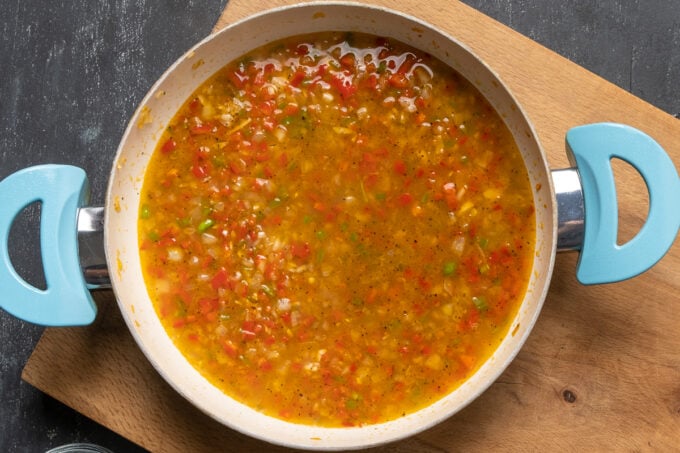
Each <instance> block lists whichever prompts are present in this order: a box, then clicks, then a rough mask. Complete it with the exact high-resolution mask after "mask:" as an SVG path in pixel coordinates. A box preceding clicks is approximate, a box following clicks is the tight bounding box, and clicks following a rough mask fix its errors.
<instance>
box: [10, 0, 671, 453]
mask: <svg viewBox="0 0 680 453" xmlns="http://www.w3.org/2000/svg"><path fill="white" fill-rule="evenodd" d="M464 2H465V3H467V4H469V5H471V6H473V7H475V8H477V9H479V10H481V11H482V12H484V13H486V14H488V15H490V16H492V17H494V18H496V19H497V20H499V21H501V22H503V23H505V24H506V25H509V26H510V27H512V28H514V29H516V30H517V31H519V32H521V33H523V34H525V35H526V36H529V37H530V38H532V39H534V40H536V41H538V42H540V43H542V44H543V45H545V46H546V47H548V48H550V49H552V50H554V51H556V52H558V53H560V54H562V55H564V56H565V57H567V58H569V59H571V60H572V61H575V62H576V63H578V64H580V65H582V66H584V67H586V68H588V69H589V70H591V71H592V72H594V73H596V74H598V75H600V76H602V77H604V78H605V79H607V80H610V81H611V82H613V83H615V84H617V85H619V86H620V87H622V88H624V89H626V90H628V91H630V92H632V93H633V94H635V95H637V96H639V97H641V98H642V99H644V100H646V101H648V102H650V103H652V104H654V105H655V106H657V107H659V108H660V109H662V110H665V111H666V112H668V113H671V114H677V113H679V112H680V91H679V90H678V86H680V9H678V8H677V4H676V2H675V1H674V0H654V1H647V2H641V1H623V0H615V1H602V2H591V1H583V0H582V1H575V0H568V1H564V2H531V1H527V0H484V1H482V0H465V1H464ZM225 4H226V0H190V1H179V0H169V1H161V0H146V1H144V0H142V1H137V2H127V1H111V2H105V1H86V0H73V1H71V2H39V1H36V0H27V1H24V2H19V1H16V0H12V1H8V2H5V3H4V4H3V8H0V43H1V44H0V179H2V178H4V177H5V176H7V175H9V174H10V173H12V172H14V171H16V170H18V169H21V168H24V167H27V166H30V165H35V164H42V163H47V162H52V163H69V164H73V165H77V166H80V167H82V168H84V169H85V170H86V172H87V174H88V175H90V178H91V184H92V203H93V204H101V203H102V202H103V199H104V191H105V186H106V183H107V180H108V172H109V168H110V166H111V162H112V159H113V155H114V153H115V150H116V147H117V144H118V140H119V139H120V136H121V135H122V133H123V130H124V128H125V126H126V122H127V119H128V118H129V117H130V116H131V114H132V112H133V111H134V109H135V107H136V105H137V103H138V102H139V101H140V100H141V98H142V97H143V95H144V93H145V92H146V90H147V89H148V88H149V87H150V86H151V85H152V84H153V82H154V81H155V79H156V78H157V77H158V76H159V75H160V74H161V73H162V72H163V71H164V70H165V68H166V67H167V66H168V65H170V64H171V63H172V62H173V61H174V60H175V59H176V58H177V57H179V56H180V55H181V54H182V53H183V52H184V51H185V50H187V49H188V48H189V47H190V46H191V45H193V44H194V43H195V42H196V41H198V40H199V39H201V38H202V37H203V36H205V35H206V34H208V33H209V32H210V30H211V28H212V26H213V24H214V22H215V20H216V19H217V17H218V15H219V12H220V11H221V10H222V8H223V7H224V6H225ZM517 64H522V62H521V61H518V62H517ZM38 218H39V211H38V210H37V209H30V210H28V212H27V213H26V214H25V215H23V216H22V217H21V218H20V220H19V221H18V222H17V224H16V225H15V227H14V229H13V232H12V235H11V239H12V241H11V242H12V244H13V245H12V247H11V255H12V257H13V260H14V263H15V266H16V267H17V269H18V271H19V272H20V273H21V274H22V275H25V276H26V279H27V280H28V281H30V282H33V283H35V284H36V285H41V284H44V282H43V281H42V275H41V271H40V270H39V262H40V258H39V252H38V248H37V247H36V243H37V242H38V235H37V230H35V229H34V228H31V226H33V225H35V224H36V222H37V219H38ZM41 332H42V329H41V328H39V327H36V326H32V325H29V324H26V323H23V322H21V321H18V320H15V319H14V318H12V317H11V316H9V315H7V314H6V313H4V312H0V451H2V452H15V451H16V452H23V451H44V450H47V449H48V448H51V447H54V446H56V445H60V444H64V443H69V442H75V441H79V442H94V443H99V444H102V445H105V446H107V447H109V448H111V449H114V450H116V451H134V449H135V447H134V446H132V445H131V444H130V443H128V442H127V441H125V440H124V439H121V438H120V437H119V436H117V435H115V434H114V433H111V432H110V431H108V430H107V429H105V428H102V427H100V426H98V425H97V424H96V423H94V422H92V421H90V420H88V419H86V418H84V417H82V416H80V415H79V414H77V413H76V412H75V411H73V410H71V409H70V408H67V407H65V406H63V405H62V404H60V403H58V402H56V401H54V400H52V399H51V398H49V397H47V396H44V395H42V394H41V393H40V392H38V391H36V390H35V389H33V388H32V387H30V386H29V385H27V384H25V383H23V382H21V379H20V374H21V369H22V368H23V366H24V364H25V362H26V360H27V358H28V356H29V355H30V352H31V351H32V349H33V347H34V345H35V343H36V342H37V340H38V338H39V336H40V334H41Z"/></svg>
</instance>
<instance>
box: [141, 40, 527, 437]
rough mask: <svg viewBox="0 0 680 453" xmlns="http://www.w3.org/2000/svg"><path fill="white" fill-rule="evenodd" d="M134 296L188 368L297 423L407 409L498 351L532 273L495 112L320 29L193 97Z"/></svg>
mask: <svg viewBox="0 0 680 453" xmlns="http://www.w3.org/2000/svg"><path fill="white" fill-rule="evenodd" d="M141 200H142V201H141V205H140V211H139V218H140V220H139V244H140V253H141V259H142V265H143V271H144V274H145V281H146V284H147V288H148V291H149V295H150V297H151V299H152V300H153V303H154V305H155V308H156V310H157V313H158V316H159V317H160V320H161V322H162V324H163V325H164V327H165V329H166V330H167V332H168V335H169V336H170V337H171V338H172V340H173V341H174V343H175V345H176V346H177V348H179V350H180V351H181V352H182V353H183V354H184V356H185V357H186V358H187V360H188V361H189V362H190V363H191V364H192V365H193V366H194V367H195V368H196V369H198V370H199V371H200V372H201V373H202V374H203V375H204V376H205V377H206V379H208V380H209V381H210V382H212V383H213V384H214V385H215V386H217V387H219V388H220V389H222V390H223V391H224V392H225V393H227V394H228V395H230V396H231V397H233V398H235V399H236V400H238V401H241V402H243V403H244V404H246V405H248V406H250V407H252V408H254V409H256V410H258V411H261V412H263V413H265V414H268V415H271V416H274V417H278V418H282V419H285V420H289V421H292V422H295V423H303V424H311V425H319V426H328V427H334V426H356V425H366V424H373V423H380V422H384V421H388V420H391V419H395V418H398V417H400V416H403V415H405V414H408V413H412V412H414V411H417V410H418V409H421V408H423V407H425V406H427V405H429V404H431V403H433V402H435V401H437V400H439V399H441V398H442V397H444V396H445V395H447V394H448V393H450V392H451V391H453V390H454V389H456V388H457V387H458V386H460V385H461V383H462V382H464V381H465V380H466V379H467V378H469V377H470V376H471V375H472V374H473V373H474V372H475V370H477V369H478V368H479V367H480V366H481V365H482V364H483V363H484V361H485V360H487V359H488V358H489V357H490V355H491V354H492V353H493V351H494V350H495V349H496V348H497V347H498V345H499V344H500V342H501V340H502V339H503V337H504V336H505V335H506V334H507V333H508V329H509V328H510V325H511V323H512V320H513V318H514V317H515V315H516V313H517V310H518V307H519V305H520V304H521V301H522V300H523V297H524V294H525V292H526V289H527V282H528V279H529V274H530V271H531V267H532V263H533V261H532V260H533V250H534V243H535V215H534V206H533V196H532V189H531V187H530V182H529V178H528V175H527V172H526V169H525V165H524V162H523V160H522V157H521V155H520V153H519V151H518V150H517V148H516V145H515V143H514V140H513V138H512V136H511V134H510V132H509V131H508V129H507V128H506V126H505V124H504V123H503V121H502V120H501V118H499V116H498V114H497V113H496V112H495V111H494V110H493V108H492V107H491V106H490V105H489V104H488V103H487V102H486V101H485V100H484V98H483V97H482V96H481V94H480V93H479V92H478V91H477V90H476V89H475V88H474V87H473V86H472V85H471V84H470V83H468V82H467V81H466V80H465V79H464V78H463V77H461V76H460V75H459V74H457V73H456V72H454V71H453V70H451V69H450V68H449V67H448V66H446V65H444V64H443V63H442V62H440V61H438V60H436V59H435V58H433V57H431V56H429V55H427V54H425V53H422V52H420V51H417V50H415V49H412V48H410V47H407V46H406V45H403V44H401V43H399V42H396V41H394V40H391V39H384V38H377V37H374V36H370V35H364V34H357V33H352V34H349V33H323V34H315V35H305V36H299V37H294V38H290V39H286V40H283V41H280V42H276V43H274V44H270V45H267V46H264V47H262V48H260V49H257V50H255V51H253V52H252V53H250V54H248V55H247V56H245V57H243V58H241V59H239V60H238V61H235V62H233V63H231V64H229V65H228V66H226V67H225V68H223V69H222V70H220V71H219V72H217V73H216V74H215V75H214V76H213V77H211V78H210V79H209V80H207V81H206V82H205V83H203V84H202V85H201V86H200V87H199V88H198V89H197V90H196V91H195V93H194V94H193V95H192V96H191V98H190V99H188V100H187V102H186V103H185V104H184V105H183V106H182V108H181V109H180V110H179V112H178V113H177V114H176V116H175V117H174V119H173V120H172V121H171V122H170V124H169V126H168V127H167V130H166V131H165V132H164V135H163V137H162V139H161V140H160V142H159V145H158V147H157V150H156V151H155V154H154V155H153V157H152V158H151V161H150V164H149V167H148V169H147V172H146V176H145V180H144V187H143V191H142V198H141Z"/></svg>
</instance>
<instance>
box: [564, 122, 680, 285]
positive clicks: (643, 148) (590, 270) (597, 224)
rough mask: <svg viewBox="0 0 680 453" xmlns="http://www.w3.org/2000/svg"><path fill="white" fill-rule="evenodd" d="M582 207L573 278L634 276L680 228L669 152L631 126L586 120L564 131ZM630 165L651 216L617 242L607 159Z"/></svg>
mask: <svg viewBox="0 0 680 453" xmlns="http://www.w3.org/2000/svg"><path fill="white" fill-rule="evenodd" d="M566 141H567V148H568V150H569V151H570V152H571V153H572V155H573V158H574V159H575V161H576V165H577V168H578V172H579V175H580V177H581V184H582V187H583V197H584V206H585V232H584V239H583V245H582V247H581V254H580V257H579V262H578V267H577V269H576V277H577V278H578V280H579V281H580V282H581V283H583V284H598V283H610V282H616V281H620V280H625V279H627V278H630V277H634V276H635V275H638V274H640V273H642V272H644V271H646V270H647V269H649V268H650V267H652V266H653V265H654V264H656V262H657V261H659V260H660V259H661V258H662V257H663V256H664V255H665V254H666V252H667V251H668V249H669V248H670V247H671V245H672V244H673V242H674V240H675V237H676V235H677V234H678V228H680V206H679V205H678V202H679V200H680V179H678V173H677V171H676V169H675V167H674V165H673V161H671V159H670V157H669V156H668V154H666V152H665V151H664V150H663V148H661V146H660V145H659V144H658V143H657V142H656V141H654V140H653V139H652V138H651V137H649V136H648V135H646V134H644V133H643V132H640V131H639V130H637V129H634V128H632V127H630V126H625V125H622V124H613V123H599V124H589V125H585V126H579V127H575V128H573V129H571V130H569V132H567V137H566ZM612 158H619V159H622V160H624V161H625V162H627V163H629V164H630V165H632V166H633V167H634V168H635V169H636V170H637V171H638V172H639V173H640V175H641V176H642V178H643V179H644V181H645V184H646V185H647V190H648V192H649V215H648V217H647V221H646V222H645V224H644V226H643V227H642V229H641V230H640V232H639V233H638V234H637V235H636V236H635V237H634V238H633V239H631V240H630V241H629V242H627V243H626V244H623V245H618V244H617V243H616V237H617V230H618V211H617V203H616V188H615V185H614V175H613V172H612V167H611V159H612Z"/></svg>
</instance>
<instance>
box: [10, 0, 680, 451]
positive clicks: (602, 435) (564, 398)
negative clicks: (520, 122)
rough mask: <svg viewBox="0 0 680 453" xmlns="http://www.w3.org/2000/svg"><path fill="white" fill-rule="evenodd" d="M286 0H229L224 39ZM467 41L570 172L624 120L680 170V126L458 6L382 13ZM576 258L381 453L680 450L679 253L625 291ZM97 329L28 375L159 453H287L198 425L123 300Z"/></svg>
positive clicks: (44, 351)
mask: <svg viewBox="0 0 680 453" xmlns="http://www.w3.org/2000/svg"><path fill="white" fill-rule="evenodd" d="M289 3H293V2H292V1H289V0H258V1H250V2H249V1H245V0H231V1H230V2H229V4H228V7H227V9H226V10H225V12H224V14H223V16H222V17H221V18H220V20H219V21H218V25H217V27H218V28H219V27H222V26H225V25H226V24H229V23H232V22H233V21H235V20H238V19H240V18H242V17H245V16H246V15H248V14H250V13H252V12H255V11H259V10H263V9H265V8H268V7H274V6H280V5H283V4H289ZM376 3H378V4H383V5H386V6H390V7H393V8H395V9H399V10H401V11H404V12H406V13H409V14H412V15H415V16H417V17H419V18H421V19H423V20H426V21H429V22H431V23H433V24H435V25H437V26H439V27H440V28H442V29H444V30H445V31H447V32H448V33H449V34H451V35H452V36H454V37H455V38H457V39H459V40H461V41H462V42H464V43H466V45H468V46H469V47H470V48H471V49H472V50H473V52H475V53H476V54H477V55H478V56H479V57H481V58H482V59H483V60H484V61H486V62H487V63H488V64H489V65H490V66H491V67H492V68H493V69H494V70H495V71H496V72H497V73H498V74H499V75H500V78H501V79H502V80H503V81H504V82H505V83H506V84H507V86H508V87H509V88H510V90H511V91H512V92H513V93H514V94H515V96H516V98H517V100H518V101H519V103H520V104H521V105H522V106H523V108H524V109H525V111H526V112H527V114H528V116H529V117H530V118H531V119H532V122H533V123H534V126H535V129H536V132H537V134H538V138H539V140H540V142H541V143H542V144H543V146H544V148H545V152H546V156H547V158H548V160H549V162H550V163H551V165H552V166H553V167H554V168H558V167H564V166H567V160H566V155H565V152H564V135H565V133H566V131H567V130H568V129H569V128H570V127H572V126H575V125H578V124H584V123H589V122H596V121H617V122H624V123H627V124H630V125H632V126H635V127H637V128H639V129H641V130H643V131H645V132H647V133H648V134H650V135H651V136H653V137H654V138H655V139H656V140H657V141H658V142H659V143H660V144H661V145H662V146H663V147H664V148H665V149H666V150H667V151H668V153H669V154H670V155H671V158H672V159H673V161H674V162H676V164H677V163H678V162H680V141H679V140H678V137H680V121H678V120H677V119H675V118H673V117H671V116H670V115H668V114H666V113H664V112H662V111H660V110H658V109H656V108H654V107H653V106H651V105H649V104H647V103H645V102H643V101H641V100H640V99H638V98H636V97H634V96H632V95H630V94H629V93H627V92H625V91H623V90H621V89H619V88H618V87H616V86H614V85H612V84H610V83H609V82H607V81H605V80H603V79H601V78H599V77H597V76H595V75H594V74H592V73H589V72H588V71H586V70H585V69H583V68H581V67H579V66H577V65H575V64H573V63H570V62H569V61H568V60H566V59H564V58H562V57H560V56H558V55H556V54H554V53H553V52H551V51H549V50H547V49H545V48H544V47H542V46H540V45H538V44H536V43H535V42H533V41H531V40H529V39H528V38H525V37H523V36H521V35H519V34H517V33H515V32H513V31H512V30H510V29H508V28H507V27H505V26H503V25H501V24H499V23H497V22H495V21H493V20H492V19H490V18H488V17H486V16H484V15H482V14H481V13H479V12H477V11H475V10H473V9H471V8H469V7H467V6H465V5H463V4H461V3H458V2H455V1H446V0H434V1H431V2H428V3H426V4H423V3H421V2H417V1H415V0H402V1H399V2H388V1H376ZM617 188H618V190H619V194H618V197H619V200H620V203H621V205H620V206H621V207H620V214H619V215H620V219H621V220H622V225H621V227H620V230H621V231H620V234H621V237H628V238H629V237H632V236H633V235H634V234H635V232H636V231H637V229H638V228H639V227H640V225H641V224H642V222H643V219H644V217H645V212H646V206H647V198H646V194H645V193H644V185H643V184H642V183H641V182H640V181H639V180H637V179H636V176H634V174H633V173H632V172H631V171H630V170H629V169H628V168H626V166H617ZM576 261H577V255H574V254H565V255H558V257H557V262H556V271H555V274H554V276H553V281H552V285H551V288H550V292H549V294H548V298H547V300H546V303H545V306H544V309H543V311H542V313H541V315H540V318H539V320H538V322H537V324H536V326H535V328H534V330H533V332H532V334H531V336H530V338H529V340H528V342H527V343H526V345H525V347H524V348H523V349H522V351H521V352H520V353H519V355H518V356H517V358H516V359H515V361H514V362H513V363H512V364H511V365H510V367H509V368H508V369H507V370H506V372H505V373H504V374H503V375H502V376H501V377H500V378H499V379H498V381H497V382H496V383H495V384H494V385H493V386H492V387H491V388H490V389H489V390H488V391H487V392H485V393H484V394H483V395H482V396H481V397H480V398H478V399H477V400H476V401H475V402H473V403H472V404H471V405H470V406H468V407H467V408H465V409H464V410H463V411H461V412H460V413H458V414H457V415H455V416H453V417H452V418H450V419H449V420H447V421H446V422H444V423H441V424H440V425H438V426H436V427H434V428H432V429H430V430H429V431H426V432H424V433H422V434H420V435H418V436H415V437H413V438H411V439H407V440H405V441H403V442H400V443H398V444H395V445H391V446H387V447H383V448H380V449H376V450H377V451H423V452H426V451H470V450H483V451H486V450H490V449H494V450H501V451H503V450H505V451H508V450H513V451H514V450H521V451H546V450H547V451H584V450H585V451H603V450H607V451H670V450H674V449H676V448H678V440H679V439H680V329H678V326H679V325H680V311H679V310H678V309H677V307H678V306H679V305H678V304H679V303H680V291H679V290H680V250H679V249H678V246H677V244H676V245H675V246H673V247H672V249H671V250H670V252H669V253H668V255H667V256H666V257H664V258H663V259H662V260H661V261H660V263H659V264H658V265H657V266H656V267H654V268H653V269H652V270H650V271H648V272H647V273H645V274H643V275H641V276H639V277H637V278H635V279H633V280H629V281H626V282H623V283H618V284H613V285H606V286H596V287H585V286H581V285H579V284H578V283H577V282H576V279H575V277H574V269H575V266H576ZM96 297H97V300H98V302H99V305H100V307H102V310H101V315H100V317H99V318H98V321H97V323H96V324H95V325H93V326H90V327H87V328H80V329H48V330H47V331H46V332H45V334H44V336H43V338H42V339H41V341H40V342H39V344H38V346H37V348H36V350H35V352H34V354H33V356H32V357H31V359H30V360H29V362H28V364H27V365H26V368H25V369H24V374H23V378H24V379H25V380H26V381H28V382H29V383H31V384H32V385H34V386H36V387H38V388H39V389H41V390H43V391H45V392H46V393H48V394H50V395H52V396H53V397H55V398H57V399H59V400H60V401H63V402H65V403H66V404H68V405H69V406H72V407H74V408H75V409H77V410H78V411H80V412H82V413H83V414H85V415H87V416H88V417H91V418H93V419H94V420H96V421H98V422H99V423H102V424H104V425H106V426H108V427H109V428H111V429H113V430H114V431H116V432H118V433H120V434H121V435H123V436H124V437H127V438H128V439H130V440H132V441H133V442H136V443H138V444H139V445H141V446H143V447H145V448H147V449H149V450H152V451H164V452H173V451H178V452H179V451H218V450H231V451H245V450H247V451H264V450H267V451H272V450H274V451H278V450H285V449H283V448H278V447H272V446H270V445H268V444H264V443H262V442H259V441H256V440H253V439H250V438H247V437H245V436H243V435H241V434H238V433H236V432H234V431H232V430H230V429H228V428H225V427H222V426H221V425H218V424H217V423H216V422H214V421H212V420H210V419H208V418H207V417H206V416H204V415H202V414H201V413H199V412H198V411H197V410H196V409H194V408H193V407H192V406H191V405H190V404H189V403H187V402H186V401H185V400H184V399H183V398H182V397H181V396H179V395H178V394H177V393H176V392H174V390H172V389H171V388H170V387H169V386H168V384H166V383H165V382H164V381H163V380H162V379H161V378H160V377H159V376H158V374H157V373H156V372H155V371H154V369H153V368H152V367H151V365H150V364H149V363H148V362H147V361H146V359H145V358H144V356H143V355H142V353H141V352H140V351H139V350H138V348H137V347H136V345H135V343H134V341H133V339H132V337H131V336H130V334H129V333H128V332H127V330H126V327H125V325H124V323H123V322H122V320H121V318H120V314H119V313H118V309H117V306H116V305H115V302H114V300H113V296H112V295H111V294H109V293H98V294H97V296H96Z"/></svg>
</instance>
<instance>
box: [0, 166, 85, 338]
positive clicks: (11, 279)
mask: <svg viewBox="0 0 680 453" xmlns="http://www.w3.org/2000/svg"><path fill="white" fill-rule="evenodd" d="M88 195H89V194H88V182H87V177H86V176H85V172H84V171H83V170H81V169H80V168H76V167H71V166H66V165H41V166H37V167H31V168H26V169H24V170H20V171H18V172H16V173H13V174H12V175H10V176H8V177H7V178H5V179H4V180H3V181H2V182H0V291H1V293H0V307H2V308H3V309H4V310H6V311H7V312H9V313H11V314H12V315H14V316H16V317H18V318H21V319H23V320H25V321H29V322H32V323H35V324H42V325H47V326H75V325H86V324H90V323H92V321H94V319H95V317H96V315H97V308H96V305H95V303H94V301H93V300H92V296H91V295H90V292H89V291H88V289H87V286H86V284H85V280H84V278H83V273H82V271H81V269H80V264H79V260H78V241H77V228H76V227H77V225H76V222H77V214H78V208H79V207H80V206H82V205H83V204H84V203H85V202H86V199H87V197H88ZM37 201H39V202H41V203H42V206H41V221H40V246H41V254H42V261H43V267H44V271H45V280H46V282H47V289H46V290H40V289H37V288H35V287H33V286H31V285H29V284H28V283H27V282H26V281H25V280H24V279H22V278H21V276H19V274H17V272H16V270H15V269H14V267H13V266H12V263H11V261H10V258H9V253H8V246H7V243H8V239H9V232H10V228H11V226H12V224H13V223H14V219H15V218H16V216H17V215H18V214H19V213H20V212H21V211H22V210H23V209H24V208H25V207H26V206H28V205H30V204H31V203H33V202H37Z"/></svg>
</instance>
